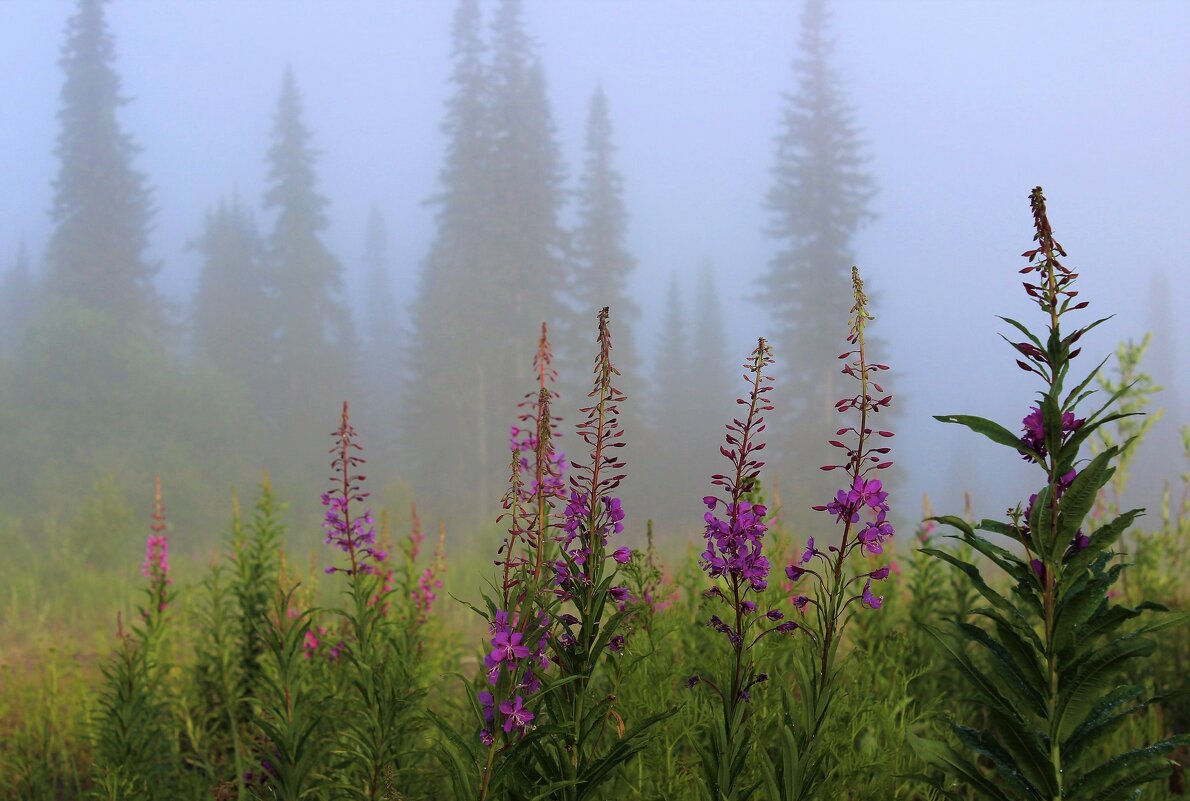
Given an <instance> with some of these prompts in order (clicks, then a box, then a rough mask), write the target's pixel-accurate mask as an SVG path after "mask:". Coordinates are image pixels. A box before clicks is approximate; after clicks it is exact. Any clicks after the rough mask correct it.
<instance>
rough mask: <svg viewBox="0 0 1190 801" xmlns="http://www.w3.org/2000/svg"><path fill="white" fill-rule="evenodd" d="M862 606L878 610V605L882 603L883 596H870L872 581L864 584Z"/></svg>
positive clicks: (869, 580)
mask: <svg viewBox="0 0 1190 801" xmlns="http://www.w3.org/2000/svg"><path fill="white" fill-rule="evenodd" d="M862 601H863V605H864V606H866V607H868V608H869V609H879V608H880V605H881V604H883V603H884V596H883V595H873V594H872V579H868V580H867V581H865V582H864V594H863V598H862Z"/></svg>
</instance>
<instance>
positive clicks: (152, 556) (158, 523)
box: [140, 477, 173, 618]
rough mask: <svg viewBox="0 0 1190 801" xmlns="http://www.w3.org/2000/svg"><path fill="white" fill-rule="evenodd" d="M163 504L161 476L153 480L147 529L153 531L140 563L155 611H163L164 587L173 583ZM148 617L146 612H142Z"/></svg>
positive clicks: (165, 594)
mask: <svg viewBox="0 0 1190 801" xmlns="http://www.w3.org/2000/svg"><path fill="white" fill-rule="evenodd" d="M167 525H168V524H167V523H166V522H165V504H164V503H163V502H162V500H161V478H160V477H158V478H155V479H154V482H153V522H152V523H151V524H150V525H149V530H150V531H152V532H153V533H152V534H150V535H149V536H148V537H146V538H145V559H144V562H142V563H141V568H140V572H141V575H142V576H144V577H145V578H147V579H148V580H149V588H148V592H149V598H150V601H151V607H152V609H153V610H155V611H156V612H157V613H161V612H164V611H165V607H166V606H167V605H168V603H169V597H168V591H167V590H166V588H167V587H168V586H169V585H170V584H172V583H173V579H171V578H170V577H169V537H167V536H166V534H165V529H166V528H167ZM143 616H144V617H146V618H147V617H148V616H149V615H148V613H147V612H146V613H143Z"/></svg>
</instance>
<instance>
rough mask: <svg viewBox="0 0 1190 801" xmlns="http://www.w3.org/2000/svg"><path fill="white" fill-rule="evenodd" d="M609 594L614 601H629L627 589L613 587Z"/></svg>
mask: <svg viewBox="0 0 1190 801" xmlns="http://www.w3.org/2000/svg"><path fill="white" fill-rule="evenodd" d="M607 594H608V595H610V596H611V597H612V600H613V601H617V602H622V601H626V600H628V588H627V587H612V588H611V589H610V590H608V591H607Z"/></svg>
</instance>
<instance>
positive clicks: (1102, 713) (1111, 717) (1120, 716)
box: [1061, 684, 1151, 771]
mask: <svg viewBox="0 0 1190 801" xmlns="http://www.w3.org/2000/svg"><path fill="white" fill-rule="evenodd" d="M1141 692H1142V690H1141V688H1140V687H1137V686H1136V685H1132V684H1125V685H1123V686H1120V687H1117V688H1116V689H1114V690H1112V691H1111V692H1110V693H1108V694H1107V695H1105V696H1104V697H1103V698H1101V699H1100V700H1099V702H1098V703H1097V704H1095V706H1094V708H1092V709H1091V712H1090V714H1089V715H1087V717H1086V719H1085V720H1083V722H1082V723H1080V724H1079V725H1078V727H1077V728H1076V729H1075V730H1074V731H1073V732H1071V734H1070V737H1068V738H1067V739H1066V740H1064V741H1063V742H1062V743H1061V746H1062V765H1063V768H1064V769H1066V770H1071V771H1073V770H1076V769H1077V768H1078V767H1079V764H1080V761H1081V760H1080V757H1082V756H1083V755H1084V754H1087V755H1088V756H1092V757H1093V756H1095V754H1094V753H1093V752H1090V753H1088V749H1089V748H1091V747H1092V746H1094V745H1095V744H1096V743H1098V742H1100V741H1101V740H1102V739H1103V738H1104V737H1107V736H1108V735H1109V734H1111V733H1112V732H1113V731H1115V730H1116V729H1117V728H1119V726H1120V724H1122V723H1123V722H1124V721H1125V720H1127V719H1128V718H1129V717H1131V716H1132V715H1134V714H1136V713H1137V712H1139V711H1141V710H1143V709H1144V708H1145V707H1146V706H1147V705H1148V704H1149V703H1151V701H1145V702H1142V703H1137V704H1132V705H1130V706H1127V707H1126V708H1125V709H1124V710H1123V711H1120V708H1121V707H1123V706H1125V705H1126V704H1129V703H1130V702H1131V701H1135V700H1136V699H1138V698H1140V694H1141Z"/></svg>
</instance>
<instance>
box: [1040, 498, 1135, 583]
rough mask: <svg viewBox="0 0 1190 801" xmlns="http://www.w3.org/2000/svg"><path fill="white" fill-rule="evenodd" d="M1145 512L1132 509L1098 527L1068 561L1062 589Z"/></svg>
mask: <svg viewBox="0 0 1190 801" xmlns="http://www.w3.org/2000/svg"><path fill="white" fill-rule="evenodd" d="M1143 514H1144V510H1143V509H1130V510H1129V511H1127V512H1124V513H1123V514H1122V515H1120V516H1119V517H1117V518H1115V519H1114V520H1112V521H1111V522H1110V523H1108V524H1107V525H1105V526H1101V527H1100V528H1098V529H1096V530H1095V533H1094V534H1092V535H1091V541H1090V542H1089V543H1088V544H1087V547H1086V548H1083V549H1082V550H1081V551H1077V552H1076V553H1074V554H1073V555H1072V556H1071V557H1070V559H1069V560H1068V561H1067V562H1066V567H1065V569H1064V570H1063V571H1062V580H1061V582H1060V583H1059V587H1060V591H1062V592H1064V591H1065V589H1064V588H1065V587H1066V586H1068V585H1069V584H1070V583H1072V582H1074V581H1076V580H1077V579H1078V578H1079V577H1080V576H1082V575H1083V574H1084V572H1085V571H1086V570H1087V568H1088V567H1089V566H1090V565H1091V563H1092V562H1093V561H1095V559H1096V557H1098V555H1099V554H1100V553H1102V552H1103V551H1105V550H1107V549H1108V548H1110V547H1111V546H1112V545H1114V544H1115V543H1116V540H1118V539H1119V538H1120V535H1122V534H1123V533H1124V532H1125V531H1127V530H1128V529H1129V527H1130V526H1131V525H1132V523H1133V521H1134V520H1136V518H1137V517H1139V516H1140V515H1143Z"/></svg>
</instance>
